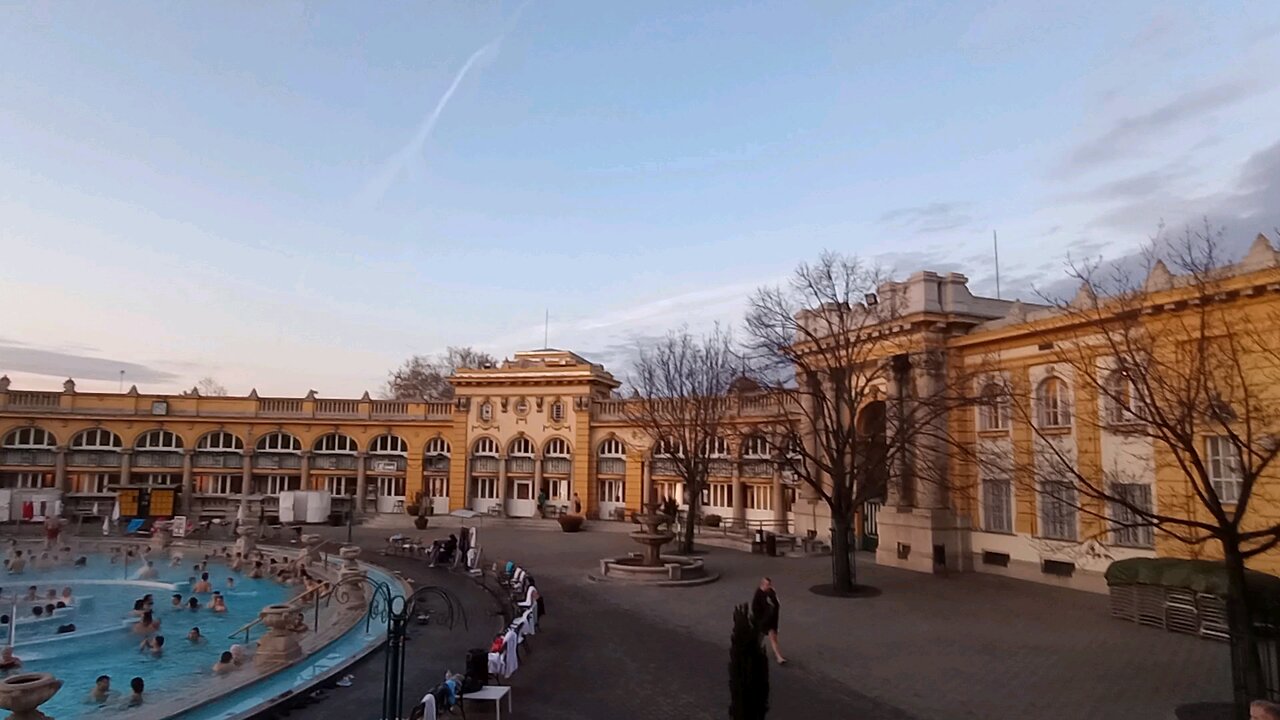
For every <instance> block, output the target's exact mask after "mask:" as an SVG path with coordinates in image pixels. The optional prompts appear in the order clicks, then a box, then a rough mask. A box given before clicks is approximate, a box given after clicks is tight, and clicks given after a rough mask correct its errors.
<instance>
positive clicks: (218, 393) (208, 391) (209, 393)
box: [196, 375, 227, 397]
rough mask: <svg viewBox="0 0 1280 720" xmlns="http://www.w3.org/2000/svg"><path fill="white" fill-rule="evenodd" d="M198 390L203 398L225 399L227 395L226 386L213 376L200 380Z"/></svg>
mask: <svg viewBox="0 0 1280 720" xmlns="http://www.w3.org/2000/svg"><path fill="white" fill-rule="evenodd" d="M196 389H197V390H199V391H200V395H201V396H203V397H223V396H224V395H226V394H227V388H226V386H225V385H223V384H222V383H220V382H218V381H217V380H216V379H215V378H214V377H213V376H211V375H206V376H204V377H202V378H200V382H198V383H196Z"/></svg>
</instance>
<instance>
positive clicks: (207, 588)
mask: <svg viewBox="0 0 1280 720" xmlns="http://www.w3.org/2000/svg"><path fill="white" fill-rule="evenodd" d="M212 590H213V585H212V584H211V583H210V582H209V573H207V572H202V573H200V582H198V583H196V586H195V587H194V588H192V590H191V591H192V592H198V593H207V592H211V591H212Z"/></svg>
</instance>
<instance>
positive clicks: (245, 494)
mask: <svg viewBox="0 0 1280 720" xmlns="http://www.w3.org/2000/svg"><path fill="white" fill-rule="evenodd" d="M241 463H242V464H241V465H240V510H239V511H238V512H237V513H236V516H237V517H242V518H244V519H245V520H248V519H249V493H250V492H252V491H253V451H252V450H245V451H244V453H243V454H242V455H241Z"/></svg>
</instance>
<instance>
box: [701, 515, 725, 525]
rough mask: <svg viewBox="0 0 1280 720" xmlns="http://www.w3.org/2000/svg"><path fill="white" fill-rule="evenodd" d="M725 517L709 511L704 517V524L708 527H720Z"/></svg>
mask: <svg viewBox="0 0 1280 720" xmlns="http://www.w3.org/2000/svg"><path fill="white" fill-rule="evenodd" d="M723 519H724V518H722V517H720V516H719V515H716V514H715V513H708V514H706V515H704V516H703V517H702V524H703V525H706V526H707V527H713V528H714V527H720V521H721V520H723Z"/></svg>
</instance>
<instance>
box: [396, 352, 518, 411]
mask: <svg viewBox="0 0 1280 720" xmlns="http://www.w3.org/2000/svg"><path fill="white" fill-rule="evenodd" d="M496 363H497V360H495V359H494V357H493V356H492V355H490V354H489V353H486V352H483V351H481V350H476V349H474V348H471V347H450V348H448V349H447V350H446V351H445V352H444V353H443V354H440V355H414V356H413V357H411V358H409V359H408V360H405V361H404V363H403V364H401V365H400V367H398V368H396V369H395V370H392V371H391V372H389V373H387V382H386V385H384V386H383V388H382V392H381V395H382V397H383V398H386V399H389V400H424V399H425V400H431V401H436V402H443V401H447V400H452V399H453V386H452V385H450V384H449V376H450V375H452V374H453V372H454V371H455V370H457V369H458V368H482V367H489V366H492V365H495V364H496Z"/></svg>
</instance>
